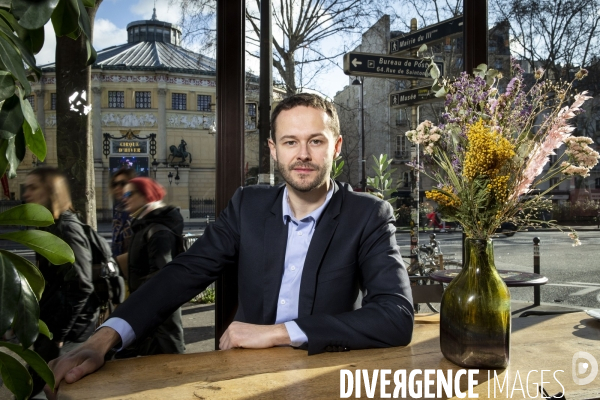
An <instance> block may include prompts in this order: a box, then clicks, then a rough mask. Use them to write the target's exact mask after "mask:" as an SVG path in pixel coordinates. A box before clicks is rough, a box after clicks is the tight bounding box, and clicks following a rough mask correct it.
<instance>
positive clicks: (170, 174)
mask: <svg viewBox="0 0 600 400" xmlns="http://www.w3.org/2000/svg"><path fill="white" fill-rule="evenodd" d="M167 178H169V186H171V183H172V182H173V173H172V172H171V171H169V175H167Z"/></svg>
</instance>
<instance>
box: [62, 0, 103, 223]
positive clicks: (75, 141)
mask: <svg viewBox="0 0 600 400" xmlns="http://www.w3.org/2000/svg"><path fill="white" fill-rule="evenodd" d="M101 2H102V0H96V6H95V7H94V8H88V9H87V12H88V14H89V17H90V25H91V28H92V31H93V28H94V25H93V23H94V17H95V15H96V10H97V9H98V7H99V6H100V3H101ZM90 40H91V38H90ZM86 60H87V49H86V45H85V38H84V35H83V34H81V35H79V38H77V39H76V40H73V39H70V38H68V37H57V38H56V156H57V159H58V169H60V170H61V171H63V172H64V173H65V174H66V175H67V178H68V180H69V185H70V189H71V197H72V200H73V206H74V207H75V210H77V211H78V212H79V213H80V215H81V217H82V219H83V221H84V222H85V223H87V224H89V225H91V226H92V227H93V228H94V229H95V228H96V195H95V186H96V184H95V179H94V153H93V148H92V145H93V138H92V129H91V120H90V113H88V114H87V115H85V114H83V113H80V112H77V111H72V110H71V108H70V107H71V105H70V104H69V97H70V96H71V95H72V94H73V93H75V92H79V93H82V92H83V91H85V94H86V100H85V101H83V100H82V102H85V104H86V105H89V104H90V91H91V67H89V66H86Z"/></svg>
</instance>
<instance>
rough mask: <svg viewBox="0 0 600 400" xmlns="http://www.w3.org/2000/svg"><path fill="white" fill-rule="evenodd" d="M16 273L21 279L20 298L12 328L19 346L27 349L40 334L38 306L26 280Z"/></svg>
mask: <svg viewBox="0 0 600 400" xmlns="http://www.w3.org/2000/svg"><path fill="white" fill-rule="evenodd" d="M17 273H18V274H19V277H20V278H21V296H20V297H19V304H18V305H17V312H16V313H15V319H14V320H13V323H12V328H13V331H14V332H15V335H16V336H17V338H18V339H19V341H20V342H21V345H22V346H23V347H25V348H28V347H29V346H31V345H32V344H33V342H35V339H37V337H38V334H39V332H40V325H39V319H40V305H39V304H38V302H37V298H36V297H35V293H33V290H32V289H31V286H29V283H27V279H25V277H24V276H22V275H21V274H20V273H19V272H17Z"/></svg>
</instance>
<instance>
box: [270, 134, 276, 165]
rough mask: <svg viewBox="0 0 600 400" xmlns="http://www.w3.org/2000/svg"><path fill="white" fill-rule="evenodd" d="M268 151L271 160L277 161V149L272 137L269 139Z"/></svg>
mask: <svg viewBox="0 0 600 400" xmlns="http://www.w3.org/2000/svg"><path fill="white" fill-rule="evenodd" d="M269 151H270V152H271V157H272V158H273V160H275V161H277V150H276V149H275V142H273V139H269Z"/></svg>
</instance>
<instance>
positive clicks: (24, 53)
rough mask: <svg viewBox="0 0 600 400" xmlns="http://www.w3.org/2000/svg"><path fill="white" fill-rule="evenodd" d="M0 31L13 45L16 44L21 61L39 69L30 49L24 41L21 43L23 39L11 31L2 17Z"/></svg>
mask: <svg viewBox="0 0 600 400" xmlns="http://www.w3.org/2000/svg"><path fill="white" fill-rule="evenodd" d="M0 32H2V33H4V34H5V35H6V37H7V38H8V39H10V40H11V41H12V42H13V43H14V45H15V46H17V48H18V49H19V51H20V52H21V57H22V58H23V61H25V62H26V63H27V64H28V65H29V66H30V67H31V68H33V69H34V70H38V69H39V68H38V67H37V65H36V62H35V57H34V56H33V54H32V53H31V51H30V50H29V49H28V48H27V46H26V45H25V43H23V41H22V40H21V39H20V38H19V37H18V36H16V35H15V34H14V33H13V31H12V28H11V27H10V26H9V25H8V24H7V23H6V22H5V21H4V20H3V19H0ZM38 72H39V71H38Z"/></svg>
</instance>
